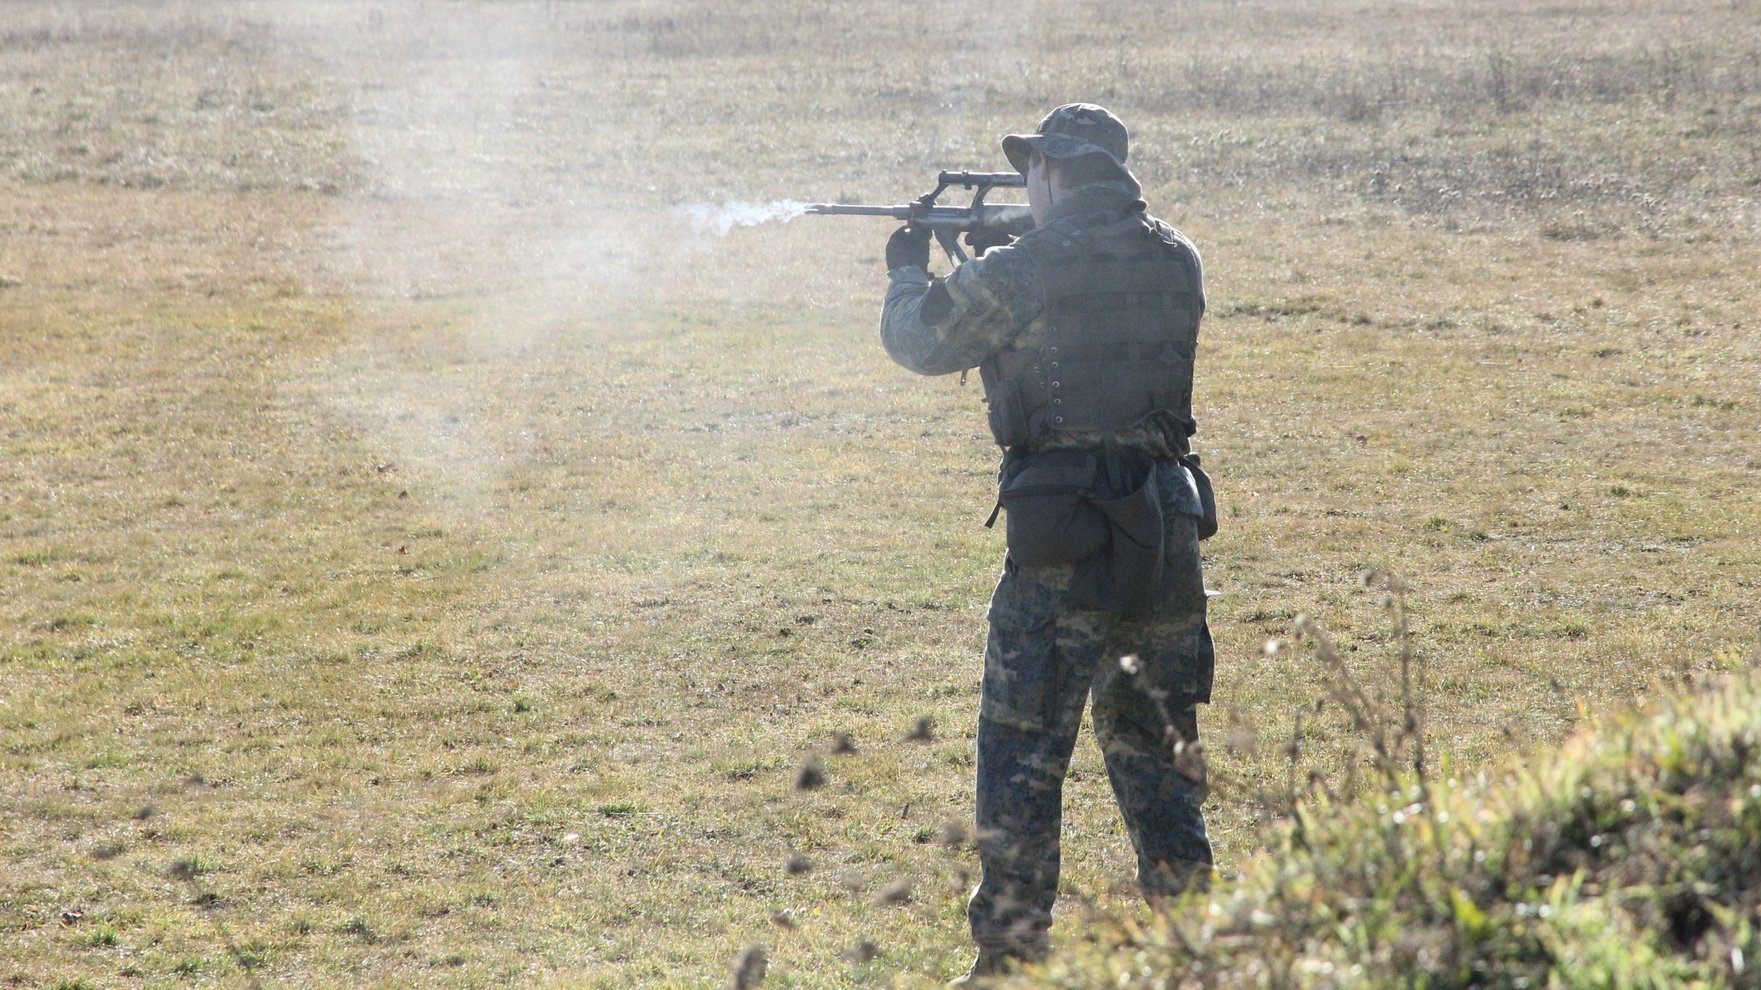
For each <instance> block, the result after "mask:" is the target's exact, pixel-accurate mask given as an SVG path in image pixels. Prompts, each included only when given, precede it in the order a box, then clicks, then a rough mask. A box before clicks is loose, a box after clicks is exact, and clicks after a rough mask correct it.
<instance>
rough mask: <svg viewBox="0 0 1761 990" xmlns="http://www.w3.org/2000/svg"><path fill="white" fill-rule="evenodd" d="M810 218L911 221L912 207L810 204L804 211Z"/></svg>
mask: <svg viewBox="0 0 1761 990" xmlns="http://www.w3.org/2000/svg"><path fill="white" fill-rule="evenodd" d="M802 212H804V213H806V214H807V215H808V216H823V217H892V218H893V219H895V220H909V219H911V207H910V206H906V205H901V206H845V205H844V204H842V203H810V204H808V207H807V209H806V210H804V211H802Z"/></svg>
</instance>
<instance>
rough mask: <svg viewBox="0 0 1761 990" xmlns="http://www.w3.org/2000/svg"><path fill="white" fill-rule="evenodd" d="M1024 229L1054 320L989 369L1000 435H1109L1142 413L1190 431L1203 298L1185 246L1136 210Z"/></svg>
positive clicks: (1174, 440)
mask: <svg viewBox="0 0 1761 990" xmlns="http://www.w3.org/2000/svg"><path fill="white" fill-rule="evenodd" d="M1035 233H1036V234H1038V235H1039V236H1038V237H1037V238H1035V237H1034V235H1029V238H1030V239H1033V240H1036V241H1037V243H1033V244H1032V251H1033V257H1034V260H1035V262H1036V266H1037V268H1038V271H1039V276H1040V284H1041V287H1042V290H1043V292H1044V298H1045V313H1046V317H1047V319H1048V321H1049V324H1050V327H1049V331H1048V332H1047V334H1046V335H1045V336H1044V337H1043V338H1042V339H1040V340H1038V341H1036V342H1035V343H1036V346H1033V347H1026V348H1014V349H1010V350H1006V351H1004V352H1002V353H1000V354H998V355H997V356H996V357H995V358H994V359H993V360H992V361H991V362H989V363H988V364H989V367H987V368H984V369H981V371H984V372H985V384H986V392H987V396H988V397H989V398H990V400H991V403H992V410H991V413H992V415H991V428H992V432H993V433H994V434H995V438H996V440H997V443H998V444H1000V445H1002V446H1005V447H1012V446H1017V445H1027V446H1032V445H1033V444H1035V443H1036V442H1039V441H1043V440H1044V439H1045V438H1046V437H1047V436H1048V435H1049V434H1051V433H1054V432H1067V433H1085V434H1086V433H1098V434H1110V433H1113V432H1115V431H1119V430H1123V429H1125V428H1127V427H1130V426H1134V425H1137V424H1139V423H1143V422H1146V421H1152V422H1159V423H1169V424H1172V425H1171V426H1170V429H1171V430H1173V431H1175V432H1177V433H1178V434H1179V435H1178V436H1170V437H1169V438H1168V439H1169V440H1170V441H1171V443H1170V447H1174V448H1177V449H1181V448H1183V447H1184V442H1185V439H1186V436H1187V435H1190V434H1191V432H1192V429H1193V427H1192V362H1193V355H1194V351H1195V349H1196V347H1197V342H1198V323H1199V316H1200V310H1201V307H1202V305H1203V303H1202V301H1201V299H1202V297H1201V296H1200V292H1201V289H1200V286H1199V276H1198V268H1197V264H1196V261H1195V259H1193V258H1192V257H1191V256H1190V254H1189V252H1188V251H1187V249H1186V248H1185V247H1184V246H1183V245H1182V244H1181V243H1179V242H1177V241H1175V240H1172V239H1170V238H1168V237H1166V236H1164V235H1163V234H1162V231H1161V229H1160V228H1158V227H1156V226H1154V225H1152V224H1151V223H1150V222H1149V221H1147V220H1146V219H1145V218H1143V217H1142V216H1141V215H1132V216H1129V217H1126V218H1125V219H1124V220H1121V221H1116V222H1113V223H1109V224H1106V225H1104V226H1101V227H1098V228H1090V229H1087V230H1081V229H1076V230H1072V229H1070V228H1068V227H1065V226H1063V225H1061V224H1055V225H1053V226H1051V227H1048V228H1042V230H1040V231H1037V232H1035Z"/></svg>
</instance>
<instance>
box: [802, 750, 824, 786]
mask: <svg viewBox="0 0 1761 990" xmlns="http://www.w3.org/2000/svg"><path fill="white" fill-rule="evenodd" d="M824 786H825V770H824V768H822V767H821V766H820V765H819V757H817V756H810V757H808V758H807V762H806V763H803V764H801V772H800V773H797V774H796V775H795V789H796V790H798V791H811V790H817V789H818V788H821V787H824Z"/></svg>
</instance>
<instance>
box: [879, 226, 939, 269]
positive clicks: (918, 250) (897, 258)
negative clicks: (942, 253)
mask: <svg viewBox="0 0 1761 990" xmlns="http://www.w3.org/2000/svg"><path fill="white" fill-rule="evenodd" d="M895 268H921V269H923V270H924V271H925V272H928V271H929V228H928V227H919V226H916V225H915V224H909V223H908V224H906V225H905V226H903V227H900V228H899V229H898V230H895V231H893V236H892V237H889V238H887V271H889V272H890V271H892V270H893V269H895Z"/></svg>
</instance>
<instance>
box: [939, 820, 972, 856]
mask: <svg viewBox="0 0 1761 990" xmlns="http://www.w3.org/2000/svg"><path fill="white" fill-rule="evenodd" d="M970 840H971V835H970V834H969V833H968V832H967V831H966V826H965V825H962V824H960V823H959V822H943V823H942V845H944V846H946V847H948V848H949V849H959V848H961V847H962V846H964V845H966V843H967V842H968V841H970Z"/></svg>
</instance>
